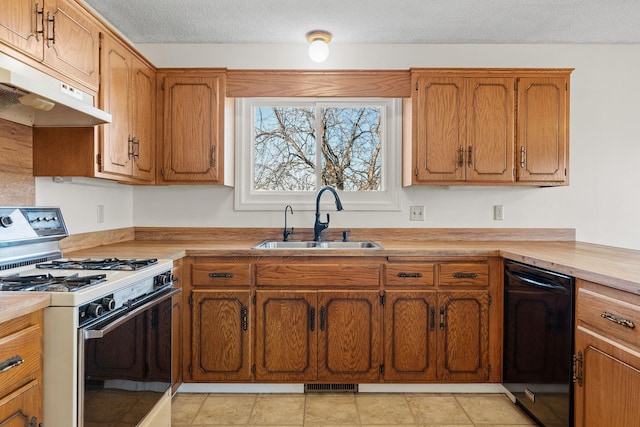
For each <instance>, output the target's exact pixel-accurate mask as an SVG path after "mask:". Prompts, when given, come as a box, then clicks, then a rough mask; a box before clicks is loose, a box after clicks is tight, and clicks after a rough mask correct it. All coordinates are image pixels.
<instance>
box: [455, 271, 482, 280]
mask: <svg viewBox="0 0 640 427" xmlns="http://www.w3.org/2000/svg"><path fill="white" fill-rule="evenodd" d="M452 276H453V277H454V278H456V279H475V278H477V277H478V274H477V273H464V272H458V273H453V274H452Z"/></svg>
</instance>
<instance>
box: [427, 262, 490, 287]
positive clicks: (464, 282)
mask: <svg viewBox="0 0 640 427" xmlns="http://www.w3.org/2000/svg"><path fill="white" fill-rule="evenodd" d="M438 270H439V273H440V278H439V279H440V280H439V283H440V285H444V286H449V285H451V286H489V265H488V264H478V263H475V264H474V263H455V264H439V265H438Z"/></svg>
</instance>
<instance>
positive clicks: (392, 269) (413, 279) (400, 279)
mask: <svg viewBox="0 0 640 427" xmlns="http://www.w3.org/2000/svg"><path fill="white" fill-rule="evenodd" d="M433 267H434V265H433V264H387V270H386V273H385V284H386V285H401V286H402V285H404V286H433V284H434V280H433Z"/></svg>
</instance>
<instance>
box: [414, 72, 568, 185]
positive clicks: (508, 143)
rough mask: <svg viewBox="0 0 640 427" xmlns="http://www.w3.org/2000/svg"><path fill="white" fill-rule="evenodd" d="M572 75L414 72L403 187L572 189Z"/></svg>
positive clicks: (558, 73)
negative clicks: (569, 165)
mask: <svg viewBox="0 0 640 427" xmlns="http://www.w3.org/2000/svg"><path fill="white" fill-rule="evenodd" d="M570 73H571V70H568V69H554V70H547V69H543V70H529V69H520V70H518V69H512V70H507V69H503V70H492V69H469V70H465V69H446V70H445V69H440V70H428V69H415V70H412V87H413V89H414V93H413V95H412V99H411V121H412V124H411V132H412V134H411V141H410V143H407V142H406V143H405V144H406V146H405V149H404V151H405V159H406V160H407V162H406V164H407V165H411V170H407V169H405V171H404V179H403V181H404V184H405V185H410V184H432V185H451V184H481V185H500V184H502V185H512V184H523V185H541V186H547V185H565V184H567V183H568V179H567V160H568V133H569V132H568V111H569V105H568V99H569V98H568V85H569V75H570ZM405 121H406V120H405ZM409 146H410V148H409ZM516 163H518V164H516Z"/></svg>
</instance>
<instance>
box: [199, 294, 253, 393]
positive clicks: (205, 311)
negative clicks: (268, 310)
mask: <svg viewBox="0 0 640 427" xmlns="http://www.w3.org/2000/svg"><path fill="white" fill-rule="evenodd" d="M250 297H251V293H250V292H249V290H243V291H238V290H224V289H220V290H218V289H203V290H200V289H196V290H193V291H192V293H191V298H192V316H191V322H192V324H191V337H192V345H191V367H190V371H191V378H192V379H193V380H194V381H243V380H245V381H248V380H251V318H250V316H251V315H250V313H251V310H250V304H251V302H250V299H251V298H250Z"/></svg>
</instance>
